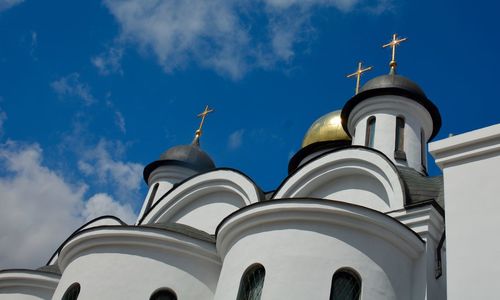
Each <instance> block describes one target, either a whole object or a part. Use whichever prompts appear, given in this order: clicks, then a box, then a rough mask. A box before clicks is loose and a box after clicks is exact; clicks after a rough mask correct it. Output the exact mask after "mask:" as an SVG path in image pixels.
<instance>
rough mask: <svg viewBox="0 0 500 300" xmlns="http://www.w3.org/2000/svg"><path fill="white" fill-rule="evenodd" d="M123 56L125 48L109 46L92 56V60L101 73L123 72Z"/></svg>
mask: <svg viewBox="0 0 500 300" xmlns="http://www.w3.org/2000/svg"><path fill="white" fill-rule="evenodd" d="M122 57H123V48H120V47H109V48H108V49H107V50H106V51H105V52H102V53H101V54H99V55H97V56H94V57H92V59H91V62H92V64H93V65H94V66H95V67H96V68H97V69H98V70H99V73H100V74H101V75H109V74H113V73H117V74H123V70H122V65H121V61H122Z"/></svg>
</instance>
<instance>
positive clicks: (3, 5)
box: [0, 0, 24, 12]
mask: <svg viewBox="0 0 500 300" xmlns="http://www.w3.org/2000/svg"><path fill="white" fill-rule="evenodd" d="M23 2H24V0H0V12H2V11H4V10H7V9H9V8H12V7H14V6H16V5H18V4H21V3H23Z"/></svg>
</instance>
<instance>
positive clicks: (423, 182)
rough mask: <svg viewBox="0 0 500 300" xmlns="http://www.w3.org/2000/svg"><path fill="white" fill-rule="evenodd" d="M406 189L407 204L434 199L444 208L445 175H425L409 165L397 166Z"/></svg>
mask: <svg viewBox="0 0 500 300" xmlns="http://www.w3.org/2000/svg"><path fill="white" fill-rule="evenodd" d="M397 169H398V172H399V175H400V176H401V178H402V179H403V182H404V184H405V189H406V203H405V205H406V206H408V205H414V204H419V203H423V202H428V201H429V200H434V201H436V203H437V204H438V205H439V206H440V207H441V209H444V198H443V176H433V177H429V176H425V175H422V174H420V173H419V172H417V171H415V170H414V169H412V168H408V167H399V166H398V167H397Z"/></svg>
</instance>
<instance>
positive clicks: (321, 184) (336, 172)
mask: <svg viewBox="0 0 500 300" xmlns="http://www.w3.org/2000/svg"><path fill="white" fill-rule="evenodd" d="M280 198H320V199H329V200H338V201H343V202H348V203H352V204H356V205H361V206H365V207H368V208H371V209H375V210H378V211H383V212H387V211H391V210H395V209H400V208H403V207H404V203H405V188H404V183H403V182H402V181H401V178H400V176H399V173H398V171H397V169H396V167H395V166H394V164H392V162H391V161H390V160H389V159H388V158H386V157H385V156H384V155H383V154H381V153H379V152H378V151H375V150H372V149H367V148H365V147H356V148H346V149H342V150H338V151H333V152H329V153H326V154H324V155H322V156H320V157H318V158H316V159H314V160H312V161H310V162H308V163H307V164H306V165H304V166H302V167H301V168H300V169H298V170H297V171H296V172H295V173H294V174H292V175H291V176H290V177H288V178H287V179H286V180H285V181H284V182H283V183H282V185H281V186H280V188H279V189H278V190H277V191H276V193H275V194H274V195H273V199H280Z"/></svg>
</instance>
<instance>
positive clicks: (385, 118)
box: [348, 95, 433, 172]
mask: <svg viewBox="0 0 500 300" xmlns="http://www.w3.org/2000/svg"><path fill="white" fill-rule="evenodd" d="M371 116H374V117H375V118H376V123H375V139H374V148H375V149H377V150H379V151H381V152H382V153H384V154H385V155H386V156H387V157H388V158H389V159H391V160H392V161H393V162H394V163H396V164H397V165H401V166H409V167H411V168H414V169H415V170H417V171H419V172H424V171H426V170H427V162H426V161H425V159H424V161H423V162H422V160H421V155H420V153H421V146H420V145H421V143H420V131H421V129H424V132H425V136H426V138H425V140H426V141H427V140H428V139H429V138H430V135H431V134H432V126H433V125H432V118H431V116H430V114H429V112H428V111H427V110H426V109H425V108H424V107H423V106H421V105H420V104H418V103H417V102H415V101H413V100H411V99H406V98H403V97H401V96H392V95H384V96H377V97H373V98H370V99H367V100H365V101H363V102H361V103H360V104H358V105H357V106H356V107H355V108H354V109H353V111H352V112H351V114H350V116H349V121H348V122H349V123H348V128H349V132H351V134H353V133H354V134H353V142H352V144H353V145H362V146H364V145H365V138H366V125H367V121H368V119H369V118H370V117H371ZM398 116H403V117H404V118H405V130H404V151H405V154H406V161H404V160H397V159H395V158H394V150H395V141H396V118H397V117H398ZM422 166H424V167H422Z"/></svg>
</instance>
